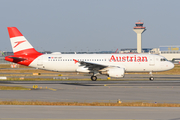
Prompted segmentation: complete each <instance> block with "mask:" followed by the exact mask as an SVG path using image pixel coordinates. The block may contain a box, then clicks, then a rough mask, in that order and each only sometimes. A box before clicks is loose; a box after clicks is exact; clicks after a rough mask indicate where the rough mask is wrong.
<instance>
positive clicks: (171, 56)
mask: <svg viewBox="0 0 180 120" xmlns="http://www.w3.org/2000/svg"><path fill="white" fill-rule="evenodd" d="M159 55H162V56H164V57H165V58H166V59H168V60H170V61H180V46H160V47H159Z"/></svg>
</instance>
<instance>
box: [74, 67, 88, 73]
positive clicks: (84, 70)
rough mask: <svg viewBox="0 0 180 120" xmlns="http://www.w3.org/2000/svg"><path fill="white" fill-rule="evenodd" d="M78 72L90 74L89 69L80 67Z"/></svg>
mask: <svg viewBox="0 0 180 120" xmlns="http://www.w3.org/2000/svg"><path fill="white" fill-rule="evenodd" d="M76 71H77V72H90V70H88V68H85V67H79V68H78V69H77V70H76Z"/></svg>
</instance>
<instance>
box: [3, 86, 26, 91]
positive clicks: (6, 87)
mask: <svg viewBox="0 0 180 120" xmlns="http://www.w3.org/2000/svg"><path fill="white" fill-rule="evenodd" d="M0 90H29V88H25V87H21V86H0Z"/></svg>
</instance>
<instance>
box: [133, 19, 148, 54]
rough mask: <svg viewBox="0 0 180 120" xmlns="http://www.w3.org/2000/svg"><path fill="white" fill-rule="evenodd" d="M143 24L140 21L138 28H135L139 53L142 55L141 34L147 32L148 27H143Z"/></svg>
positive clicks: (137, 24)
mask: <svg viewBox="0 0 180 120" xmlns="http://www.w3.org/2000/svg"><path fill="white" fill-rule="evenodd" d="M143 24H144V23H143V22H141V21H140V20H139V21H138V22H136V26H135V27H134V29H133V30H134V32H136V33H137V52H138V53H141V50H142V47H141V34H142V33H143V32H144V31H145V30H146V27H143Z"/></svg>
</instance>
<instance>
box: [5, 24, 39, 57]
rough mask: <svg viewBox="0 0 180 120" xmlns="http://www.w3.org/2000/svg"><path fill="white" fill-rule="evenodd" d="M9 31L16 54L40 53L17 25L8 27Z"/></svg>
mask: <svg viewBox="0 0 180 120" xmlns="http://www.w3.org/2000/svg"><path fill="white" fill-rule="evenodd" d="M8 32H9V37H10V41H11V45H12V49H13V52H14V54H18V55H19V54H21V55H27V54H36V53H38V52H37V51H36V50H35V49H34V48H33V46H32V45H31V44H30V43H29V42H28V41H27V39H26V38H25V37H24V36H23V35H22V34H21V32H20V31H19V30H18V29H17V28H16V27H8Z"/></svg>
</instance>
